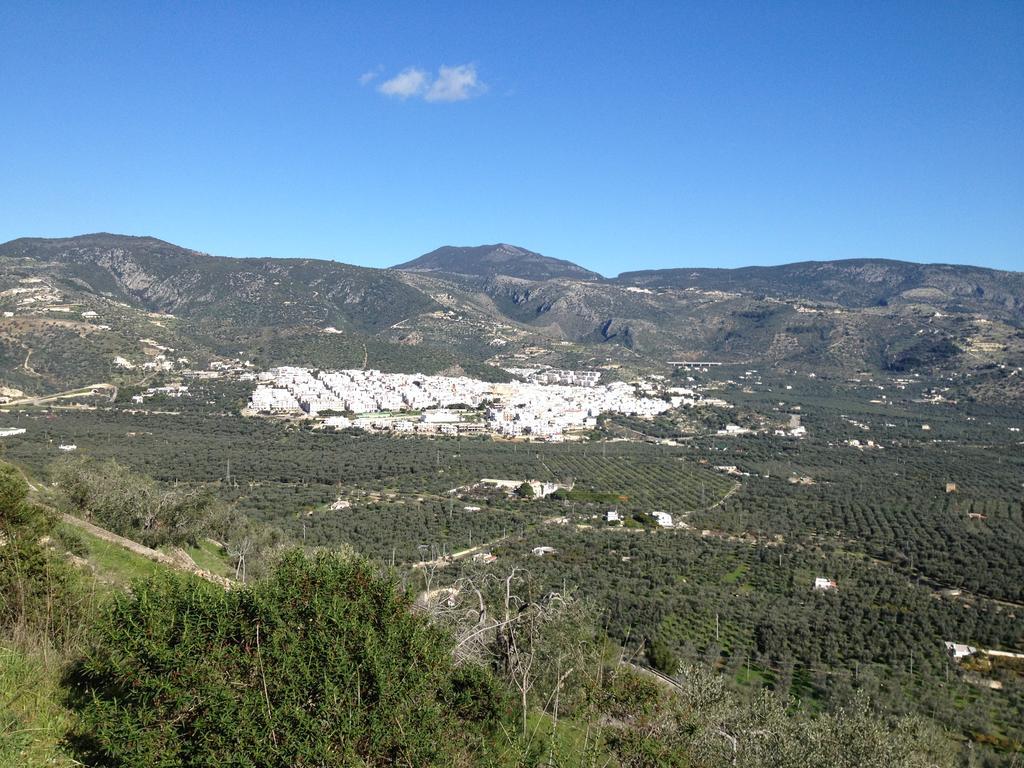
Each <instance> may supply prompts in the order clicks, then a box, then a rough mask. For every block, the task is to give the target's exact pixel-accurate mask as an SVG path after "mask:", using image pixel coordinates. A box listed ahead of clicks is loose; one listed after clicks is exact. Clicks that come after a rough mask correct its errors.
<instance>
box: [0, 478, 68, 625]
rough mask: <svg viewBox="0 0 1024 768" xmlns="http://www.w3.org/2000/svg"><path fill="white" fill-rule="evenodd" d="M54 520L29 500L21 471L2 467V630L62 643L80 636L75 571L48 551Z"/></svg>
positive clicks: (50, 514)
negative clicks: (78, 632)
mask: <svg viewBox="0 0 1024 768" xmlns="http://www.w3.org/2000/svg"><path fill="white" fill-rule="evenodd" d="M54 525H55V517H54V515H53V514H52V513H51V512H49V511H48V510H46V509H44V508H42V507H40V506H37V505H35V504H32V503H31V502H29V500H28V486H27V484H26V483H25V481H24V479H23V478H22V477H21V473H20V472H19V471H18V470H17V469H15V468H14V467H12V466H10V465H9V464H0V632H2V633H3V635H4V636H5V637H8V638H12V639H14V640H16V641H18V642H26V641H32V640H35V639H41V640H42V641H43V642H45V643H54V644H58V645H63V644H66V643H68V642H70V640H71V638H72V637H74V636H75V635H76V634H77V631H78V627H79V623H80V609H81V599H80V595H79V594H78V584H77V580H76V577H75V573H74V572H73V571H72V570H71V568H70V567H69V566H68V565H67V564H66V563H65V562H63V561H62V560H61V559H59V558H57V557H55V556H54V555H53V553H52V551H51V550H50V549H49V548H48V546H47V542H48V540H49V539H48V537H49V535H50V534H51V533H52V532H53V530H54Z"/></svg>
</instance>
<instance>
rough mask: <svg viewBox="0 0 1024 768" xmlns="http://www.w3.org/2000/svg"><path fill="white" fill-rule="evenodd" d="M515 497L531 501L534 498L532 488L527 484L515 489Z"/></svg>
mask: <svg viewBox="0 0 1024 768" xmlns="http://www.w3.org/2000/svg"><path fill="white" fill-rule="evenodd" d="M516 496H518V497H519V498H520V499H532V498H533V497H534V493H533V486H532V485H530V484H529V483H523V484H522V485H520V486H519V487H518V488H516Z"/></svg>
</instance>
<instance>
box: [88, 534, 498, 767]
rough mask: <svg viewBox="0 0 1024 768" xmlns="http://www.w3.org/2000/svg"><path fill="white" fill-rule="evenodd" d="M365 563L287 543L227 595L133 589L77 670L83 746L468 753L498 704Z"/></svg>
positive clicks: (318, 754)
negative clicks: (261, 573) (277, 557)
mask: <svg viewBox="0 0 1024 768" xmlns="http://www.w3.org/2000/svg"><path fill="white" fill-rule="evenodd" d="M410 608H411V601H410V599H409V597H408V596H407V595H406V594H405V593H403V592H402V591H401V590H400V589H399V588H398V585H397V583H396V582H395V579H394V576H392V575H388V574H381V573H380V572H378V571H377V570H376V568H375V567H374V566H372V565H370V564H369V563H368V562H367V561H365V560H362V559H359V558H346V557H342V556H340V555H337V554H328V553H321V554H318V555H316V556H312V557H307V556H305V555H303V554H301V553H300V552H295V551H293V552H290V553H288V554H287V555H285V556H284V557H282V559H281V561H280V563H279V564H278V566H277V567H276V568H275V569H274V571H273V572H272V574H271V575H270V576H269V577H268V578H266V579H265V580H262V581H259V582H257V583H255V584H254V585H253V586H251V587H243V588H238V589H234V590H230V591H224V590H222V589H220V588H218V587H215V586H212V585H210V584H206V583H203V582H199V581H197V580H194V579H191V578H186V577H181V576H164V577H159V578H154V579H151V580H148V581H144V582H140V583H138V584H137V585H136V586H135V587H134V589H133V590H132V592H131V593H130V594H124V595H119V596H118V597H117V598H116V600H115V601H114V604H113V606H112V608H111V609H110V611H109V613H107V614H106V615H105V616H104V618H103V619H102V621H101V622H100V624H99V627H98V631H97V635H96V640H95V644H94V645H93V647H92V648H91V649H90V651H89V653H88V654H87V657H86V660H85V662H84V663H83V664H82V666H81V669H80V670H79V672H78V677H77V689H76V690H77V707H78V709H79V711H80V715H81V727H80V728H79V729H78V730H77V732H76V734H75V735H74V739H73V743H74V744H75V745H76V749H77V751H78V753H79V755H80V756H82V757H83V758H84V759H86V760H87V761H90V762H91V763H92V764H98V765H107V766H140V767H141V766H147V767H148V766H171V765H174V766H209V767H211V768H212V767H214V766H229V765H230V766H240V765H250V766H256V765H259V766H303V765H307V766H313V765H365V766H370V765H396V764H401V765H416V766H419V765H451V764H458V763H460V762H461V763H462V764H468V763H470V762H472V758H471V755H473V754H475V752H476V751H477V750H478V749H479V742H478V739H477V738H476V737H475V736H474V734H479V733H480V732H481V730H483V729H485V728H486V726H488V725H489V724H493V720H494V718H495V717H496V716H497V714H498V713H497V707H496V706H495V702H499V701H500V700H501V697H500V695H499V694H498V692H497V691H496V689H495V687H494V685H493V682H492V681H491V680H490V679H488V676H487V675H486V673H484V672H482V671H481V670H469V669H466V670H456V669H454V668H453V665H452V662H451V656H450V645H449V643H447V642H446V641H445V639H444V637H443V636H442V635H441V634H440V633H439V632H438V630H436V629H434V628H432V627H431V625H430V624H428V622H427V621H426V620H425V619H424V618H422V617H420V616H417V615H416V614H414V613H412V612H411V610H410Z"/></svg>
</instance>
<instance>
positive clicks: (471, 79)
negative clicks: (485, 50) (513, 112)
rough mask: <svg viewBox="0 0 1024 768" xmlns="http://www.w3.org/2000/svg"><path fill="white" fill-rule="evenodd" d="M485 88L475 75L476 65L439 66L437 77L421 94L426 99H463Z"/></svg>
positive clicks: (471, 96)
mask: <svg viewBox="0 0 1024 768" xmlns="http://www.w3.org/2000/svg"><path fill="white" fill-rule="evenodd" d="M486 89H487V86H485V85H484V84H483V83H481V82H480V80H479V78H477V76H476V67H475V66H473V65H472V64H462V65H460V66H457V67H441V69H440V70H438V73H437V79H436V80H434V82H433V83H431V84H430V88H428V89H427V92H426V93H425V94H424V95H423V98H424V99H426V100H427V101H465V100H466V99H471V98H473V97H474V96H478V95H479V94H481V93H483V92H484V91H485V90H486Z"/></svg>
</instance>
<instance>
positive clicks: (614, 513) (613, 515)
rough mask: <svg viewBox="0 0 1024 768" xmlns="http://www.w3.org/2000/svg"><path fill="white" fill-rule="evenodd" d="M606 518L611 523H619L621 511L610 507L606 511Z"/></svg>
mask: <svg viewBox="0 0 1024 768" xmlns="http://www.w3.org/2000/svg"><path fill="white" fill-rule="evenodd" d="M604 519H605V521H606V522H609V523H617V522H619V520H620V519H621V518H620V517H619V511H618V510H617V509H609V510H608V511H607V512H605V513H604Z"/></svg>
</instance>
